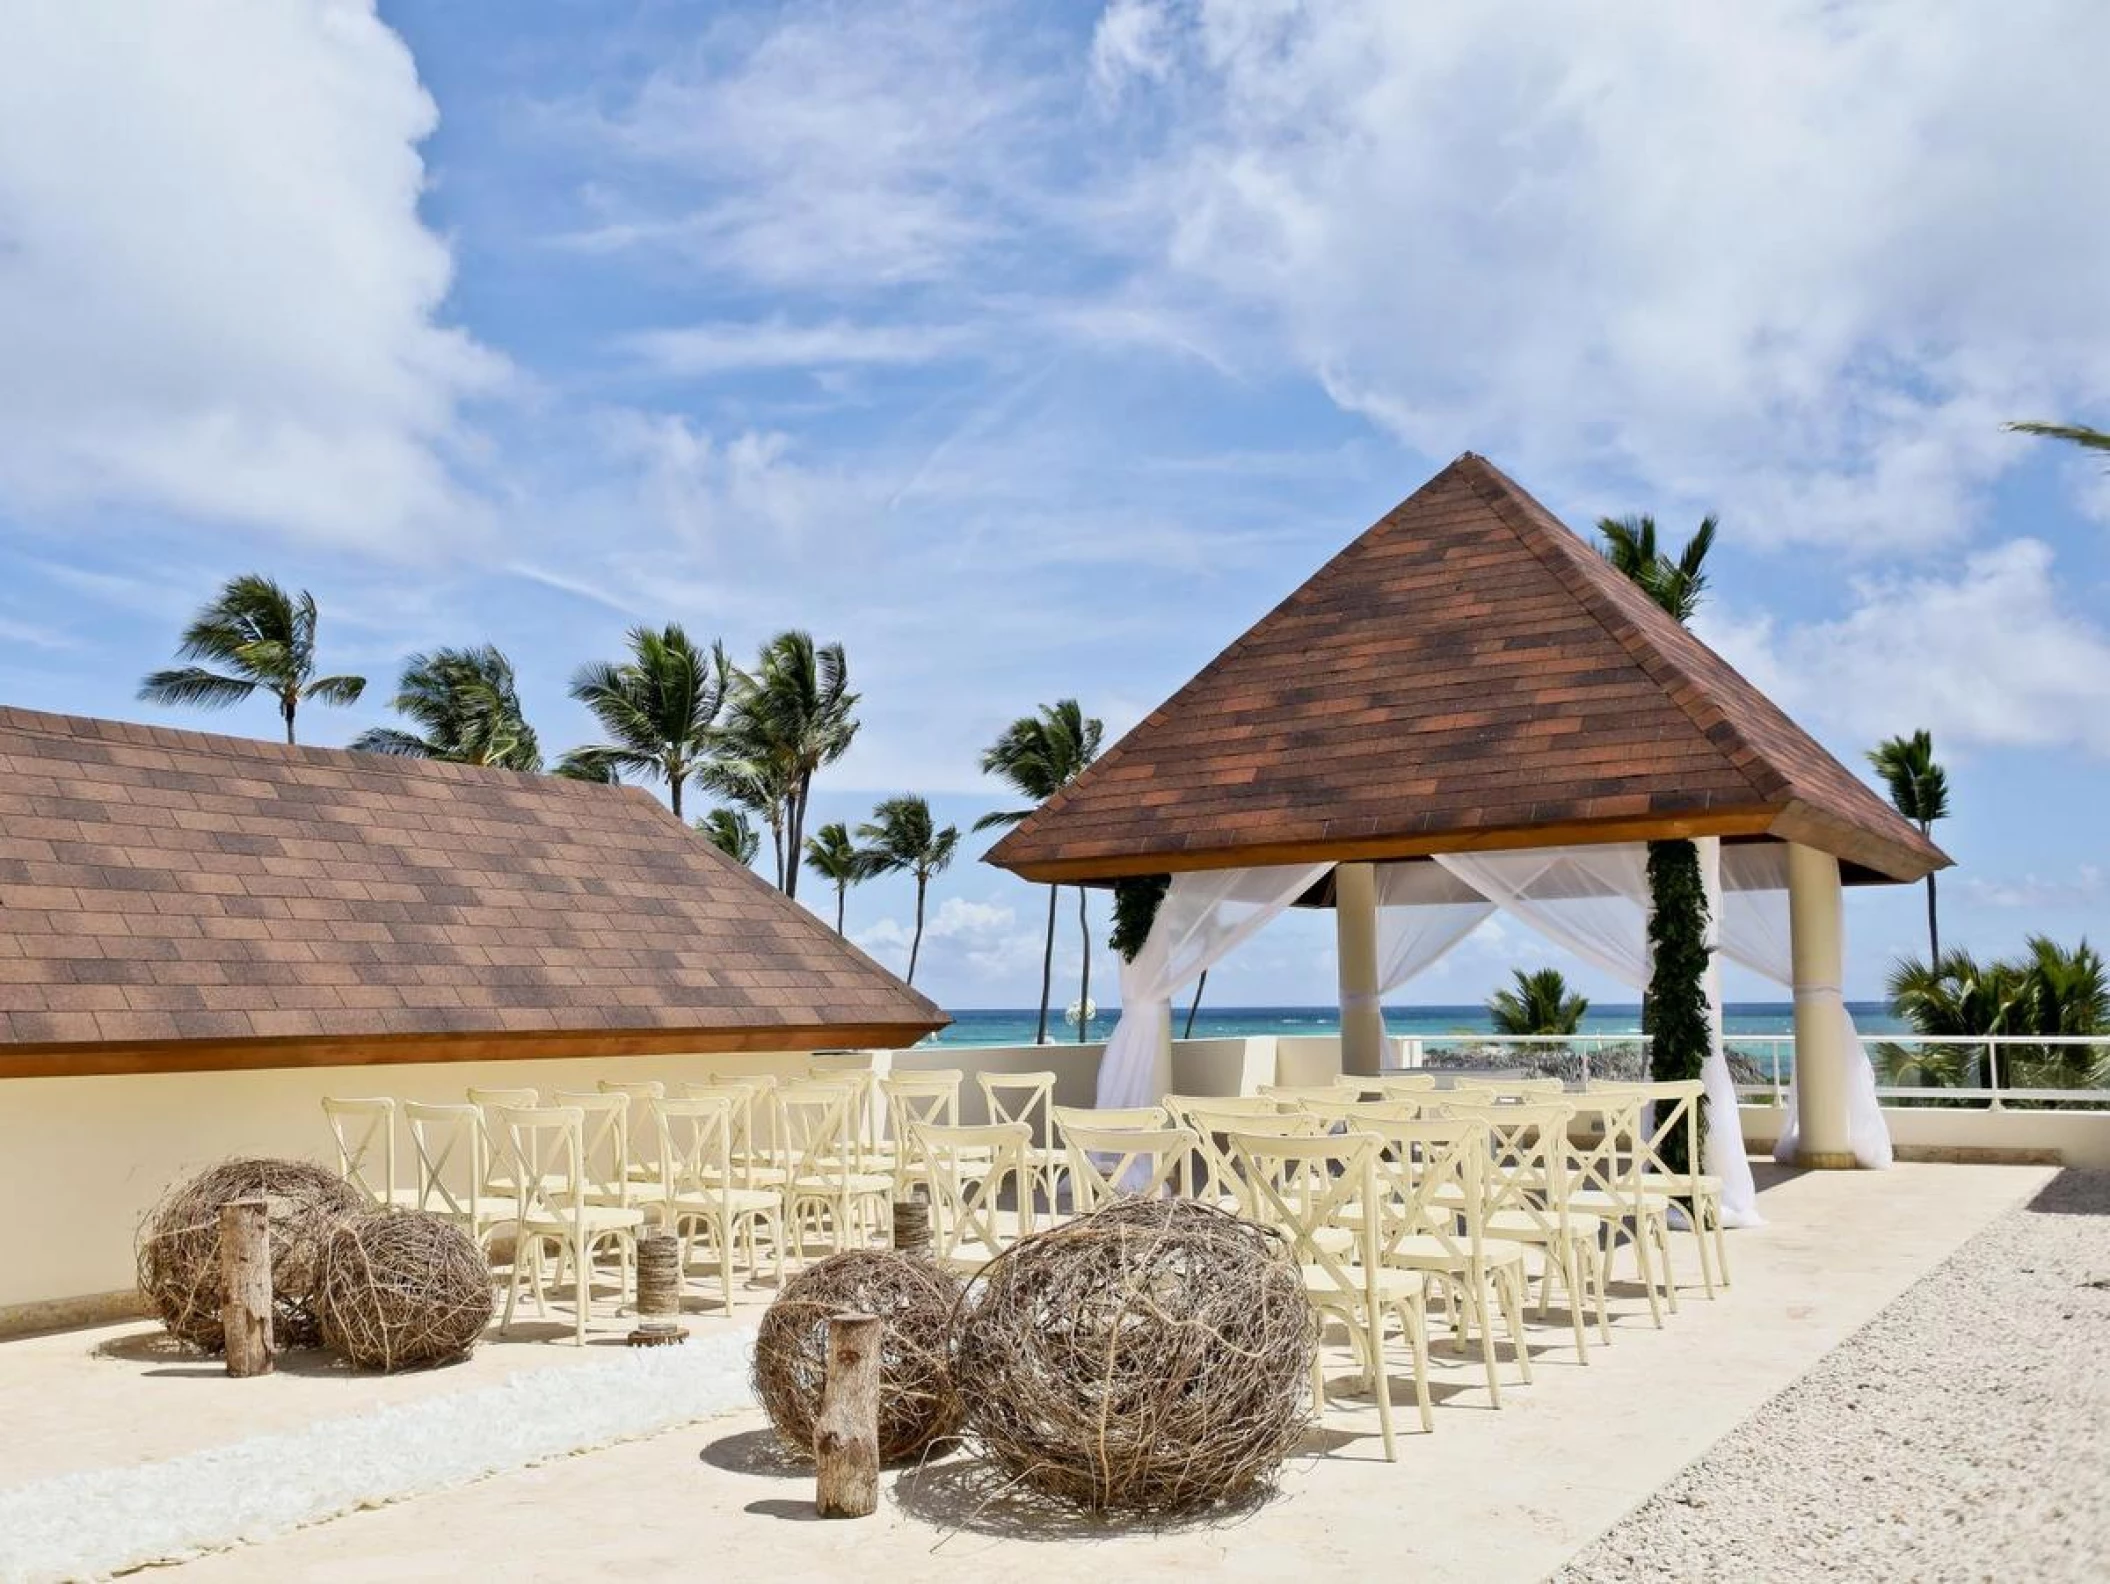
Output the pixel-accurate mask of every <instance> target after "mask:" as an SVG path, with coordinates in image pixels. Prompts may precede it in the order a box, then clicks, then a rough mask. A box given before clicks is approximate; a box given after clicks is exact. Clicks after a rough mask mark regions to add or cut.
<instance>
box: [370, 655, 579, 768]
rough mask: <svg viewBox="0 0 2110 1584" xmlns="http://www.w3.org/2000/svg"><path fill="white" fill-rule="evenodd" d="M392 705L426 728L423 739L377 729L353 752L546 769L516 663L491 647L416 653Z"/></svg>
mask: <svg viewBox="0 0 2110 1584" xmlns="http://www.w3.org/2000/svg"><path fill="white" fill-rule="evenodd" d="M389 705H390V707H391V708H392V709H394V710H396V711H397V712H398V713H399V714H403V715H407V716H409V717H410V718H411V720H413V721H415V722H416V723H417V724H418V725H419V726H422V727H423V728H424V733H423V735H422V736H421V735H419V734H418V733H416V732H408V731H401V730H398V729H397V728H395V727H392V726H377V727H375V728H374V729H373V730H372V731H366V732H361V733H360V734H359V736H358V737H356V738H355V739H353V742H352V746H353V747H354V748H356V749H358V750H360V751H361V752H363V753H379V754H397V755H400V756H402V757H404V758H410V759H444V760H447V761H448V762H450V763H453V764H473V765H495V766H496V767H498V768H499V769H501V770H540V769H541V768H542V749H541V747H540V745H539V744H537V742H536V741H535V732H534V728H533V727H531V726H529V725H528V723H527V721H526V719H525V718H524V717H523V716H522V714H521V710H520V692H519V689H518V687H517V686H516V684H515V682H514V678H513V663H512V661H510V660H508V659H507V658H506V657H505V656H504V655H503V654H501V653H500V652H499V651H498V650H497V649H495V648H493V647H492V646H491V645H490V644H483V645H481V646H479V647H477V648H474V649H435V650H433V652H432V653H430V654H414V655H412V656H411V657H410V658H409V660H407V661H405V662H404V665H403V676H402V679H401V680H400V681H399V682H398V683H397V684H396V696H395V697H394V698H393V699H391V700H390V701H389Z"/></svg>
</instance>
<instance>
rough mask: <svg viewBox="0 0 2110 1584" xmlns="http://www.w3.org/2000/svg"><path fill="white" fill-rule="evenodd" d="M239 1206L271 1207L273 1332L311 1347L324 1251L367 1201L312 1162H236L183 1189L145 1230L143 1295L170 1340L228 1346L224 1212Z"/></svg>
mask: <svg viewBox="0 0 2110 1584" xmlns="http://www.w3.org/2000/svg"><path fill="white" fill-rule="evenodd" d="M235 1199H263V1200H266V1201H268V1202H269V1204H270V1206H271V1222H270V1224H271V1294H272V1299H273V1304H272V1308H273V1314H272V1335H273V1340H275V1341H276V1342H277V1343H278V1345H279V1346H281V1347H307V1346H312V1345H313V1344H314V1343H315V1342H316V1341H318V1340H319V1339H320V1333H319V1331H318V1329H317V1327H316V1323H315V1310H314V1297H315V1287H316V1283H317V1282H318V1280H319V1279H320V1277H321V1274H322V1246H323V1243H324V1242H325V1240H327V1239H328V1237H329V1235H330V1232H331V1230H332V1229H333V1228H334V1227H335V1226H336V1225H337V1223H338V1222H339V1221H341V1220H343V1219H344V1218H345V1217H346V1216H350V1215H356V1214H358V1213H359V1211H360V1210H361V1209H362V1208H363V1207H364V1205H365V1200H364V1199H363V1198H362V1197H361V1196H360V1194H359V1191H358V1190H357V1189H356V1188H354V1187H352V1185H351V1184H349V1183H347V1182H345V1181H344V1180H343V1179H342V1178H340V1177H339V1176H338V1175H337V1174H336V1173H335V1172H332V1171H326V1170H324V1169H323V1168H322V1167H320V1166H317V1165H315V1164H314V1163H313V1162H311V1161H292V1160H231V1161H223V1162H221V1164H219V1165H218V1166H215V1167H213V1168H212V1169H211V1170H209V1171H205V1172H201V1173H200V1174H199V1175H198V1176H196V1177H193V1178H191V1179H190V1180H189V1181H187V1182H182V1183H178V1184H176V1185H175V1186H174V1187H172V1188H171V1189H170V1190H169V1191H168V1192H167V1193H166V1194H165V1195H163V1196H162V1200H161V1203H160V1204H158V1205H156V1206H155V1207H154V1209H153V1210H152V1211H150V1212H149V1213H148V1215H147V1218H146V1220H145V1222H144V1223H142V1225H141V1226H140V1230H139V1247H138V1256H139V1291H140V1294H141V1296H143V1297H144V1298H145V1299H146V1300H147V1303H148V1304H149V1305H150V1306H151V1307H152V1308H153V1311H154V1313H155V1314H157V1315H159V1316H160V1317H161V1323H162V1324H163V1325H165V1326H167V1327H168V1329H169V1331H170V1333H171V1334H172V1335H174V1336H179V1337H181V1338H182V1339H183V1340H184V1341H186V1342H193V1343H196V1344H197V1345H198V1346H199V1347H201V1348H204V1349H205V1350H206V1351H207V1352H209V1353H217V1352H219V1351H221V1349H223V1348H224V1347H225V1346H226V1345H227V1339H226V1336H225V1334H224V1333H223V1332H222V1331H221V1329H220V1305H221V1304H222V1303H223V1302H224V1301H225V1298H226V1289H225V1286H224V1284H223V1283H222V1282H221V1279H220V1207H221V1206H222V1205H224V1204H227V1203H228V1202H230V1201H231V1200H235Z"/></svg>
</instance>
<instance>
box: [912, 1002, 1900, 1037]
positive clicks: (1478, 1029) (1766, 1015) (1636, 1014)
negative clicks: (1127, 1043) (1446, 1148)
mask: <svg viewBox="0 0 2110 1584" xmlns="http://www.w3.org/2000/svg"><path fill="white" fill-rule="evenodd" d="M1849 1006H1850V1009H1851V1010H1852V1012H1853V1015H1854V1022H1855V1023H1856V1024H1857V1025H1858V1026H1859V1028H1860V1030H1861V1032H1862V1033H1863V1034H1896V1033H1901V1032H1903V1031H1904V1025H1903V1024H1901V1023H1899V1022H1898V1020H1897V1019H1896V1018H1895V1017H1893V1016H1892V1015H1891V1012H1890V1008H1889V1007H1888V1006H1886V1005H1884V1004H1883V1003H1882V1002H1879V1001H1856V1002H1851V1003H1849ZM951 1010H952V1018H953V1021H952V1026H951V1027H950V1028H946V1029H941V1030H940V1031H939V1032H938V1034H937V1035H936V1036H935V1038H934V1039H933V1040H932V1041H931V1043H932V1044H936V1045H1030V1044H1032V1043H1033V1031H1034V1025H1035V1023H1036V1022H1037V1021H1038V1019H1039V1013H1038V1012H1037V1011H1036V1010H1035V1009H1034V1008H1032V1007H1024V1008H1012V1007H969V1008H966V1009H964V1010H962V1009H958V1008H953V1009H951ZM1119 1015H1120V1013H1119V1008H1111V1007H1110V1008H1102V1009H1101V1011H1100V1013H1099V1015H1098V1016H1097V1017H1096V1018H1094V1019H1093V1020H1092V1024H1091V1027H1090V1028H1089V1029H1088V1030H1087V1031H1086V1036H1087V1038H1089V1039H1095V1040H1103V1039H1105V1038H1106V1037H1107V1036H1108V1035H1109V1034H1111V1033H1112V1032H1113V1031H1114V1022H1115V1020H1116V1019H1117V1018H1118V1016H1119ZM1051 1016H1052V1019H1053V1022H1052V1023H1051V1025H1050V1027H1049V1031H1048V1032H1049V1034H1050V1035H1051V1036H1052V1037H1054V1038H1056V1039H1065V1038H1066V1039H1070V1040H1075V1039H1076V1038H1077V1030H1076V1029H1075V1027H1070V1028H1067V1029H1065V1028H1063V1027H1062V1026H1061V1018H1062V1010H1061V1008H1060V1007H1059V1006H1058V1007H1057V1008H1056V1009H1055V1010H1054V1012H1053V1013H1052V1014H1051ZM1186 1022H1187V1009H1186V1008H1185V1007H1184V1006H1179V1007H1175V1008H1174V1009H1173V1013H1172V1031H1173V1033H1174V1034H1181V1033H1183V1032H1184V1030H1185V1027H1186ZM1722 1025H1723V1033H1724V1034H1725V1035H1726V1036H1728V1038H1729V1039H1731V1040H1734V1039H1735V1038H1736V1037H1737V1036H1738V1035H1744V1036H1748V1037H1759V1036H1765V1035H1781V1034H1789V1033H1792V1032H1794V1027H1795V1010H1794V1008H1793V1007H1792V1006H1790V1005H1789V1004H1788V1003H1787V1002H1785V1001H1778V1002H1774V1001H1743V1002H1730V1003H1729V1004H1728V1005H1726V1006H1724V1007H1723V1008H1722ZM1340 1026H1341V1020H1340V1013H1339V1011H1338V1010H1337V1009H1335V1008H1333V1007H1325V1006H1307V1007H1288V1006H1273V1007H1212V1006H1210V1005H1208V1004H1207V1003H1206V1002H1205V1003H1203V1005H1202V1008H1201V1011H1200V1013H1199V1014H1198V1015H1197V1016H1196V1017H1195V1019H1194V1037H1195V1038H1196V1039H1229V1038H1236V1037H1242V1036H1250V1035H1255V1034H1334V1033H1338V1032H1339V1031H1340ZM1385 1029H1386V1032H1387V1033H1390V1034H1398V1035H1415V1036H1419V1037H1421V1038H1424V1039H1443V1038H1446V1037H1451V1038H1456V1037H1461V1036H1471V1035H1475V1034H1487V1033H1489V1032H1491V1031H1492V1025H1491V1024H1490V1023H1489V1021H1488V1017H1487V1008H1486V1007H1484V1006H1388V1007H1386V1008H1385ZM1640 1031H1641V1008H1640V1006H1639V1005H1638V1004H1634V1005H1625V1006H1622V1005H1619V1004H1618V1003H1616V1002H1614V1003H1607V1004H1605V1005H1602V1006H1599V1005H1592V1006H1591V1008H1590V1010H1589V1012H1588V1013H1587V1014H1586V1015H1585V1016H1584V1018H1583V1027H1582V1032H1583V1033H1585V1034H1601V1035H1620V1034H1625V1035H1635V1034H1638V1033H1640Z"/></svg>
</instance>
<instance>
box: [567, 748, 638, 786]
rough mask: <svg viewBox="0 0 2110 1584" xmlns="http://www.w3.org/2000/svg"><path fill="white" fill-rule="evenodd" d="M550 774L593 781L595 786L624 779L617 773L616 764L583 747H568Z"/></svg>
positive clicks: (607, 784) (611, 784) (608, 784)
mask: <svg viewBox="0 0 2110 1584" xmlns="http://www.w3.org/2000/svg"><path fill="white" fill-rule="evenodd" d="M550 774H551V775H553V776H561V777H563V779H565V780H566V781H591V782H592V783H593V784H594V785H595V786H615V785H617V784H618V783H620V782H621V781H622V779H623V778H622V777H621V776H619V775H617V774H616V773H615V766H614V765H612V764H610V763H608V762H607V761H606V760H605V759H597V758H595V757H594V756H593V754H592V753H591V752H590V751H589V750H587V749H583V748H572V749H568V750H567V751H566V752H565V753H564V755H563V757H561V758H560V759H558V761H557V763H556V765H555V766H554V767H553V768H552V769H551V771H550Z"/></svg>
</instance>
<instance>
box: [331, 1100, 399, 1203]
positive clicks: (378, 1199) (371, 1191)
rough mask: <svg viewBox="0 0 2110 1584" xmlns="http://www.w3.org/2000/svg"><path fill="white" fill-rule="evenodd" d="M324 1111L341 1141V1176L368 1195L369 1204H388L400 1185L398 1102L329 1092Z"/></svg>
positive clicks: (332, 1130) (335, 1137)
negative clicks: (343, 1095)
mask: <svg viewBox="0 0 2110 1584" xmlns="http://www.w3.org/2000/svg"><path fill="white" fill-rule="evenodd" d="M322 1114H323V1115H324V1116H325V1117H327V1118H328V1119H329V1123H330V1136H331V1137H332V1138H334V1139H335V1140H336V1141H337V1172H338V1175H339V1176H341V1177H343V1178H344V1180H345V1181H346V1182H348V1183H350V1184H351V1185H352V1186H353V1187H354V1188H356V1189H358V1190H359V1192H360V1193H362V1194H364V1195H365V1196H366V1201H367V1203H369V1204H376V1205H386V1204H388V1203H389V1202H390V1201H391V1199H392V1198H393V1196H394V1194H395V1188H396V1103H395V1101H394V1100H392V1099H390V1098H389V1097H388V1096H386V1095H377V1096H375V1097H374V1098H372V1099H368V1100H340V1099H337V1098H335V1097H333V1096H330V1095H325V1096H323V1100H322ZM376 1157H378V1159H377V1158H376Z"/></svg>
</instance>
